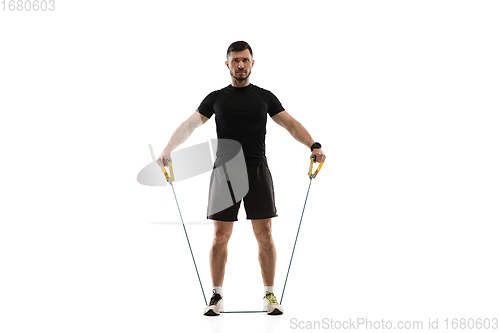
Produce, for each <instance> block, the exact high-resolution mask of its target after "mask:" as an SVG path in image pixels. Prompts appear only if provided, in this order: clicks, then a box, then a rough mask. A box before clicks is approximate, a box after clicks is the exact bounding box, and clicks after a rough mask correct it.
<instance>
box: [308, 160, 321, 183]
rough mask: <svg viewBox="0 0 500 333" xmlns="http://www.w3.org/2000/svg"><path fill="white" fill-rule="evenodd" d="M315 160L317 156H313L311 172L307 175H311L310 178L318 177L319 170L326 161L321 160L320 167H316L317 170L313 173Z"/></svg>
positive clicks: (310, 166)
mask: <svg viewBox="0 0 500 333" xmlns="http://www.w3.org/2000/svg"><path fill="white" fill-rule="evenodd" d="M315 160H316V156H313V157H311V164H310V165H309V172H308V173H307V175H308V176H309V178H316V176H317V175H318V172H319V170H321V167H322V166H323V163H325V162H321V163H320V164H319V166H318V168H317V169H316V171H315V172H314V173H312V169H313V164H314V161H315Z"/></svg>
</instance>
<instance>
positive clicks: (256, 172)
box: [207, 165, 278, 221]
mask: <svg viewBox="0 0 500 333" xmlns="http://www.w3.org/2000/svg"><path fill="white" fill-rule="evenodd" d="M246 168H247V175H248V192H247V193H246V195H245V196H243V199H242V200H243V205H244V206H245V211H246V214H247V219H248V220H260V219H268V218H272V217H276V216H278V215H277V214H276V213H277V210H276V206H275V200H274V186H273V178H272V177H271V172H270V171H269V168H268V167H267V165H261V166H257V165H247V167H246ZM221 174H222V172H220V173H218V172H216V170H215V169H214V171H213V172H212V175H211V177H210V193H209V198H208V213H207V218H208V219H210V220H217V221H238V211H239V209H240V205H241V201H242V200H238V201H237V202H236V203H233V202H234V201H236V200H237V199H236V200H235V198H234V195H233V194H232V193H231V195H232V198H233V202H231V203H230V204H229V205H227V206H226V207H228V208H226V209H224V210H220V211H218V212H215V213H213V214H211V213H210V212H213V211H216V210H214V209H213V207H214V205H215V204H214V202H215V201H217V200H216V199H215V198H220V196H221V195H226V196H227V194H226V193H221V191H225V192H227V191H228V190H229V188H228V187H225V188H223V187H222V186H217V185H216V184H217V183H220V182H221V178H224V177H223V175H222V176H221ZM226 174H227V171H226ZM222 182H226V179H225V178H224V179H223V180H222ZM219 201H220V200H219Z"/></svg>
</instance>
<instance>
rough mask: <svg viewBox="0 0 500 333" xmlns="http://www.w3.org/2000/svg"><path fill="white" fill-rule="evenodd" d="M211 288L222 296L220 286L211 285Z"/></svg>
mask: <svg viewBox="0 0 500 333" xmlns="http://www.w3.org/2000/svg"><path fill="white" fill-rule="evenodd" d="M212 289H215V293H216V294H219V295H221V296H222V286H220V287H213V288H212Z"/></svg>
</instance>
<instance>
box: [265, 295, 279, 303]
mask: <svg viewBox="0 0 500 333" xmlns="http://www.w3.org/2000/svg"><path fill="white" fill-rule="evenodd" d="M265 298H267V300H268V301H269V303H271V304H278V301H277V300H276V296H274V294H273V293H270V292H266V297H265Z"/></svg>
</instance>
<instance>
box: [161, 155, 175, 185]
mask: <svg viewBox="0 0 500 333" xmlns="http://www.w3.org/2000/svg"><path fill="white" fill-rule="evenodd" d="M168 170H169V171H170V175H171V176H169V175H168V173H167V170H165V167H161V171H163V174H164V175H165V178H167V182H169V183H171V182H173V181H174V180H175V179H174V170H173V169H172V161H170V160H168Z"/></svg>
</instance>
